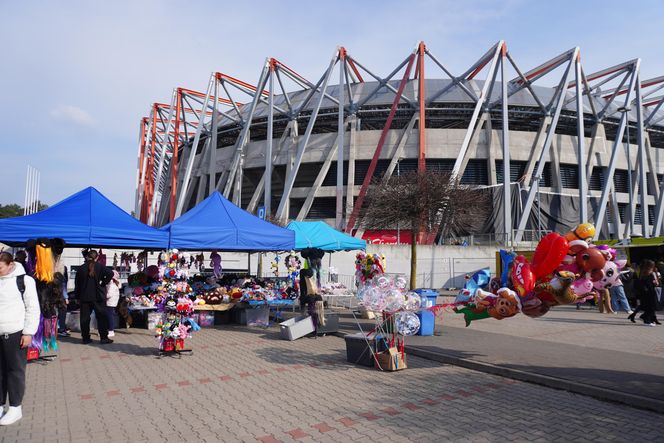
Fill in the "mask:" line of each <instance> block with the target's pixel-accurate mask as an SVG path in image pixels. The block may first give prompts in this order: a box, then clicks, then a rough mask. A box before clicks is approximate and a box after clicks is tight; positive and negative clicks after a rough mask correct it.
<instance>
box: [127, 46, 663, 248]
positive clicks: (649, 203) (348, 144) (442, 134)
mask: <svg viewBox="0 0 664 443" xmlns="http://www.w3.org/2000/svg"><path fill="white" fill-rule="evenodd" d="M640 64H641V61H640V60H639V59H635V60H631V61H628V62H625V63H620V64H617V65H615V66H612V67H609V68H606V69H603V70H600V71H597V72H593V73H587V72H585V70H584V68H583V64H582V61H581V56H580V50H579V48H573V49H570V50H569V51H567V52H565V53H563V54H560V55H558V56H556V57H554V58H552V59H550V60H548V61H545V62H544V63H542V64H541V65H539V66H536V67H521V66H520V65H519V64H518V63H517V60H516V56H515V57H514V58H513V57H512V55H511V54H510V52H509V51H508V48H507V45H506V43H505V42H503V41H500V42H498V43H497V44H496V45H495V46H493V47H492V48H490V49H489V50H488V51H487V52H486V53H485V54H484V55H482V56H481V57H480V58H479V59H478V60H477V61H476V62H475V63H473V64H472V65H470V66H469V67H468V69H466V70H464V71H463V72H462V73H460V74H454V73H452V72H451V70H450V69H448V67H447V66H446V65H445V64H444V60H441V59H439V58H438V57H437V56H436V55H434V54H433V53H432V52H431V51H430V50H429V48H427V47H426V46H425V45H424V43H420V44H418V45H417V46H416V47H415V49H414V50H413V51H412V52H411V53H410V54H408V55H407V56H406V57H405V58H404V59H402V60H401V62H400V63H399V64H397V65H396V66H395V67H394V69H393V70H392V72H390V73H388V75H387V76H385V77H381V76H380V75H379V74H378V73H375V72H373V71H371V70H370V69H369V68H368V67H367V66H365V64H363V63H362V61H361V60H359V59H356V58H355V57H354V55H353V54H351V53H350V52H349V51H347V50H346V49H345V48H337V49H336V50H335V51H334V54H333V56H332V58H331V59H330V60H329V63H328V65H327V67H326V69H325V70H324V72H323V73H322V75H321V76H320V78H319V79H317V80H316V81H310V80H308V79H306V78H304V77H303V76H301V75H300V74H298V73H297V72H296V71H295V70H294V69H291V68H290V67H288V66H287V65H285V64H284V63H282V62H281V61H279V60H277V59H274V58H268V59H266V61H265V64H264V65H263V67H262V70H261V72H260V76H259V80H258V82H257V84H256V85H252V84H249V83H246V82H243V81H240V80H238V79H236V78H234V77H231V76H229V75H226V74H224V73H218V72H216V73H213V74H212V75H211V77H210V79H209V82H208V86H207V89H206V90H205V92H198V91H194V90H191V89H186V88H176V89H175V90H174V91H173V94H172V98H171V102H170V104H160V103H155V104H154V105H153V106H152V108H151V112H150V114H149V116H148V117H145V118H143V119H142V121H141V133H140V143H139V157H138V168H137V181H136V208H135V209H136V214H138V215H139V216H140V218H141V219H142V220H143V221H145V222H149V223H151V224H153V225H157V226H160V225H163V224H165V223H167V222H168V221H169V220H172V219H173V218H174V217H177V216H179V215H180V214H182V213H184V212H186V211H187V210H188V209H189V208H191V207H193V206H194V205H196V204H197V203H198V202H200V201H201V200H203V199H204V198H206V197H207V196H208V195H209V194H210V193H212V192H214V191H215V190H216V191H219V192H221V193H222V194H223V195H225V196H226V197H227V198H229V199H231V200H232V201H233V202H235V203H236V204H238V205H240V206H241V207H242V208H245V209H246V210H248V211H250V212H252V213H258V214H260V215H263V214H267V216H268V217H270V218H275V219H281V220H285V219H297V220H321V219H322V220H325V221H327V222H329V223H330V224H331V225H333V226H337V227H339V228H340V229H343V230H346V231H347V232H352V233H355V234H356V235H363V234H364V235H365V238H366V236H367V235H368V236H369V240H371V239H372V238H371V236H375V237H376V238H379V237H381V236H383V237H385V238H387V237H389V235H391V232H390V231H389V230H386V231H385V232H372V233H363V232H362V231H361V230H358V229H357V228H358V220H357V218H358V217H357V214H358V208H359V207H360V205H361V204H362V202H363V198H364V194H365V193H366V190H367V187H368V185H369V183H370V182H371V180H372V179H380V178H381V177H385V176H386V175H390V174H401V173H404V172H405V171H411V170H418V171H420V172H422V173H426V171H431V170H443V171H449V172H450V173H452V174H453V175H454V176H455V177H457V178H458V179H460V180H461V182H462V183H465V184H471V185H477V186H483V187H487V188H489V189H491V192H492V193H493V196H494V198H493V207H492V208H491V211H492V216H491V217H490V220H491V223H489V224H487V228H486V229H485V232H483V233H478V234H484V235H487V237H486V238H492V239H497V240H499V241H501V242H502V241H506V242H511V241H515V242H519V241H523V240H526V239H529V238H532V237H537V236H538V235H540V234H541V233H542V232H547V231H551V230H555V231H559V232H561V231H565V230H567V229H569V228H570V227H572V226H574V225H576V224H578V223H579V222H583V221H590V222H592V223H594V224H595V225H596V226H598V228H599V229H598V233H597V236H598V237H599V238H625V237H630V236H643V237H651V236H658V235H661V234H662V228H663V219H664V207H663V201H662V200H663V198H664V188H663V181H662V175H663V174H664V132H663V131H664V122H662V120H664V110H662V109H660V108H661V106H662V99H663V98H664V96H662V95H660V94H658V91H661V90H663V89H664V76H662V77H657V78H653V79H648V80H643V79H641V76H640ZM524 68H525V69H524ZM552 85H553V86H552ZM660 123H662V124H661V125H660ZM339 146H342V147H343V149H338V147H339ZM194 148H195V149H194ZM340 166H341V167H340ZM505 177H508V179H507V180H506V179H505ZM443 240H445V239H436V238H435V236H430V241H443Z"/></svg>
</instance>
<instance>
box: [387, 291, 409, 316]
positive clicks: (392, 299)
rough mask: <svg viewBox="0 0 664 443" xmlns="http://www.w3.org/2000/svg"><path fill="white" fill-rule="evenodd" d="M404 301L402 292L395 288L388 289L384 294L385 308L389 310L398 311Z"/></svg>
mask: <svg viewBox="0 0 664 443" xmlns="http://www.w3.org/2000/svg"><path fill="white" fill-rule="evenodd" d="M405 302H406V298H405V297H404V295H403V293H402V292H401V291H399V290H397V289H392V290H390V291H388V293H387V295H386V296H385V308H386V309H387V310H388V311H390V312H395V311H398V310H399V309H401V308H402V307H403V304H404V303H405Z"/></svg>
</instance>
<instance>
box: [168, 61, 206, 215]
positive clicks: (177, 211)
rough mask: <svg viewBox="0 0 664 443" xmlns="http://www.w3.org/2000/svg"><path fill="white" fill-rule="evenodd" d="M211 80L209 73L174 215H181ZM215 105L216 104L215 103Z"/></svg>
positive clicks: (199, 138) (201, 129) (203, 119)
mask: <svg viewBox="0 0 664 443" xmlns="http://www.w3.org/2000/svg"><path fill="white" fill-rule="evenodd" d="M212 82H216V78H215V76H214V74H212V75H210V80H209V81H208V87H207V92H206V93H205V100H203V107H202V108H201V113H200V118H199V119H198V125H197V126H196V135H194V141H193V143H192V144H191V150H190V152H189V158H188V159H187V167H186V169H185V172H184V177H183V179H182V189H181V190H180V197H179V198H178V202H177V206H176V208H175V217H179V216H180V215H182V209H183V208H184V205H185V198H186V196H187V191H188V190H189V181H190V179H191V171H192V169H193V167H194V160H196V151H198V143H199V142H200V140H201V133H202V132H203V126H205V124H204V123H205V113H206V111H207V107H208V102H209V101H210V94H211V93H212ZM215 106H216V104H215Z"/></svg>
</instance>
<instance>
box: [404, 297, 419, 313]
mask: <svg viewBox="0 0 664 443" xmlns="http://www.w3.org/2000/svg"><path fill="white" fill-rule="evenodd" d="M405 297H406V301H405V302H404V305H403V307H404V309H405V310H407V311H417V310H418V309H420V305H421V303H422V300H421V298H420V295H419V294H417V293H415V292H407V293H406V296H405Z"/></svg>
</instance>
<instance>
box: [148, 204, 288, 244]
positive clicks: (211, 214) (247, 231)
mask: <svg viewBox="0 0 664 443" xmlns="http://www.w3.org/2000/svg"><path fill="white" fill-rule="evenodd" d="M161 229H162V230H163V231H164V232H168V233H170V241H169V244H170V247H171V248H178V249H189V250H199V251H200V250H208V251H209V250H218V251H245V252H251V251H290V250H291V249H293V248H294V247H295V234H294V233H293V231H291V230H288V229H285V228H281V227H279V226H276V225H273V224H272V223H268V222H266V221H264V220H261V219H260V218H258V217H256V216H254V215H251V214H250V213H248V212H247V211H245V210H244V209H241V208H238V207H237V206H235V205H234V204H233V203H231V202H229V201H228V200H226V199H225V198H224V197H223V196H222V195H221V194H220V193H219V192H215V193H214V194H212V195H210V196H209V197H208V198H206V199H205V200H203V201H202V202H200V203H199V204H198V205H196V206H195V207H193V208H192V209H190V210H189V211H187V212H186V213H185V214H183V215H182V216H180V217H178V218H177V219H175V220H174V221H173V222H171V223H169V224H167V225H166V226H164V227H162V228H161Z"/></svg>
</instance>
